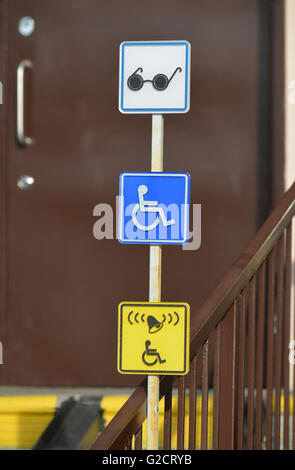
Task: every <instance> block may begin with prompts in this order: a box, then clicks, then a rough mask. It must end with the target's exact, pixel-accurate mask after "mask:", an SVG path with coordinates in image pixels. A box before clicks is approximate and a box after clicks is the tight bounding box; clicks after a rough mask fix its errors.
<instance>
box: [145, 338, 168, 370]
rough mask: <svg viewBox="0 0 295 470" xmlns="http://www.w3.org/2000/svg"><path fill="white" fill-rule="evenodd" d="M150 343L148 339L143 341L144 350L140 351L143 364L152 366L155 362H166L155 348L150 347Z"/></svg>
mask: <svg viewBox="0 0 295 470" xmlns="http://www.w3.org/2000/svg"><path fill="white" fill-rule="evenodd" d="M150 344H151V342H150V341H149V340H147V341H146V342H145V351H144V352H143V353H142V360H143V362H144V364H145V365H146V366H154V365H155V364H156V363H157V362H159V363H160V364H163V363H164V362H166V359H162V358H161V356H160V354H159V353H158V351H157V350H156V349H152V348H150ZM149 358H152V359H149ZM153 358H154V359H153Z"/></svg>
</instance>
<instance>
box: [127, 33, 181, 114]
mask: <svg viewBox="0 0 295 470" xmlns="http://www.w3.org/2000/svg"><path fill="white" fill-rule="evenodd" d="M180 45H182V46H183V45H184V46H185V47H186V50H185V73H186V77H185V106H184V108H124V106H123V99H124V53H125V46H180ZM121 47H122V56H121V97H120V98H121V102H120V109H121V110H122V111H123V112H124V111H125V112H128V111H129V112H142V113H144V112H149V113H150V112H157V113H161V112H165V111H166V112H171V113H173V112H183V113H185V112H186V111H188V110H189V106H188V90H189V73H188V65H189V56H188V53H189V43H188V42H187V41H171V42H170V41H151V42H147V41H140V42H135V41H130V42H123V43H122V44H121Z"/></svg>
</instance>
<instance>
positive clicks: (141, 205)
mask: <svg viewBox="0 0 295 470" xmlns="http://www.w3.org/2000/svg"><path fill="white" fill-rule="evenodd" d="M137 192H138V201H139V202H138V203H137V204H135V206H134V208H133V210H132V222H133V223H134V225H135V226H136V227H137V228H139V229H140V230H147V231H149V230H153V229H154V228H156V227H157V226H158V225H159V223H160V219H161V221H162V224H163V226H164V227H168V226H169V225H173V224H175V220H174V219H170V220H167V218H166V216H165V213H164V210H163V208H162V207H158V204H159V202H158V201H145V200H144V196H145V195H146V194H147V192H148V187H147V186H146V185H145V184H141V185H140V186H138V188H137ZM138 211H140V212H143V213H145V212H148V213H158V217H156V219H155V220H154V222H152V223H151V224H150V225H142V224H141V223H140V222H139V221H138V219H137V213H138Z"/></svg>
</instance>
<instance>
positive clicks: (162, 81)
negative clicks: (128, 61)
mask: <svg viewBox="0 0 295 470" xmlns="http://www.w3.org/2000/svg"><path fill="white" fill-rule="evenodd" d="M138 71H140V73H142V72H143V68H142V67H138V69H136V70H135V72H133V74H132V75H130V77H129V78H128V80H127V85H128V87H129V88H130V90H132V91H138V90H140V89H141V88H142V87H143V84H144V83H146V82H150V83H152V84H153V87H154V88H155V89H156V90H158V91H162V90H166V88H167V86H168V85H169V83H170V82H171V80H172V78H173V77H174V75H175V74H176V72H177V71H179V72H181V71H182V68H181V67H177V68H176V69H175V70H174V72H173V74H172V75H171V77H170V78H168V77H167V75H164V74H163V73H158V74H157V75H155V76H154V78H153V79H152V80H144V79H143V78H142V76H141V75H139V74H138V73H137V72H138Z"/></svg>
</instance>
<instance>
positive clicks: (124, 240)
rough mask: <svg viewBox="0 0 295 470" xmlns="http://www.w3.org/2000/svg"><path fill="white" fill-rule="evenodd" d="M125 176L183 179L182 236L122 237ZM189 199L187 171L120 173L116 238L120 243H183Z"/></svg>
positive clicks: (187, 221) (187, 228)
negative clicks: (169, 238) (164, 238)
mask: <svg viewBox="0 0 295 470" xmlns="http://www.w3.org/2000/svg"><path fill="white" fill-rule="evenodd" d="M125 176H148V177H155V176H162V177H163V176H165V177H166V176H167V177H171V176H173V177H181V178H183V177H184V179H185V198H184V205H185V212H184V222H183V227H184V233H183V238H182V239H179V240H163V239H161V240H159V239H153V240H149V239H130V238H124V236H123V232H124V230H125V226H124V221H125V219H124V215H125V214H124V177H125ZM189 200H190V175H189V173H166V172H156V171H155V172H148V173H146V172H130V173H127V172H124V173H121V175H120V186H119V216H118V240H119V242H120V243H125V244H139V245H184V244H185V243H187V242H188V241H189Z"/></svg>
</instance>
